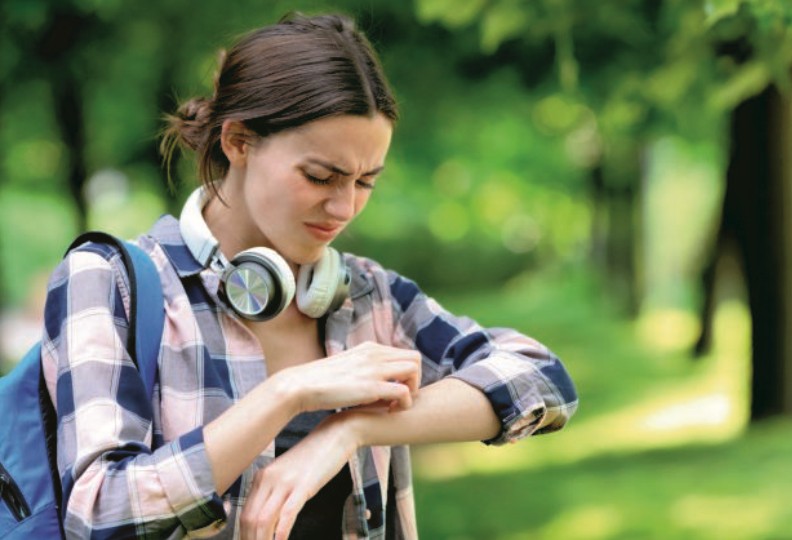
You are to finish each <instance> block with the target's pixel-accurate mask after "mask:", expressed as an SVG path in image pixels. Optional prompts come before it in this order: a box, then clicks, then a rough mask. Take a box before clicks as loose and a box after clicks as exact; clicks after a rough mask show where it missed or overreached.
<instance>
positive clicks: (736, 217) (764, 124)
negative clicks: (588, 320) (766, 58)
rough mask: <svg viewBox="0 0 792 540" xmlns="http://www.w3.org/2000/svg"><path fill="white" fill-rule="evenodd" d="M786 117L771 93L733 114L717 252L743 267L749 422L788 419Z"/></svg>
mask: <svg viewBox="0 0 792 540" xmlns="http://www.w3.org/2000/svg"><path fill="white" fill-rule="evenodd" d="M790 114H792V108H791V107H790V100H789V98H788V97H783V96H781V95H780V94H779V93H778V91H777V90H776V89H775V88H773V87H770V88H768V89H766V90H765V91H764V92H762V93H761V94H759V95H757V96H755V97H753V98H751V99H749V100H747V101H745V102H744V103H742V104H741V105H739V106H738V107H737V108H736V109H735V110H734V112H733V114H732V123H731V137H732V139H731V141H732V142H731V153H730V160H729V166H728V171H727V175H726V193H725V196H724V201H723V212H722V216H721V224H720V228H719V233H718V241H717V246H718V247H720V248H722V246H724V245H726V244H728V243H729V242H732V243H733V244H734V245H736V247H737V249H738V256H739V257H740V258H741V260H742V264H743V270H744V275H745V280H746V288H747V291H748V302H749V307H750V312H751V330H752V351H751V354H752V367H753V377H752V381H751V420H752V421H756V420H760V419H763V418H767V417H770V416H775V415H779V414H792V364H791V363H790V362H792V333H791V332H790V322H792V297H791V296H790V295H792V276H790V270H792V264H790V262H792V261H791V260H790V249H789V246H792V228H791V227H790V217H789V216H788V215H787V214H788V211H789V209H791V208H792V186H791V185H790V184H791V183H792V174H790V161H789V148H790V146H789V145H790V143H792V136H791V135H792V134H791V133H790V129H792V125H791V124H790ZM717 256H718V253H715V254H714V257H715V258H717ZM709 266H711V265H709ZM710 272H714V270H710ZM705 280H710V281H712V276H708V275H707V273H705ZM710 285H711V283H710ZM709 288H710V291H708V293H707V294H708V295H709V298H706V299H705V304H704V305H705V317H707V318H708V319H711V315H712V298H711V294H712V288H713V287H711V286H710V287H709ZM707 307H708V308H709V309H708V311H709V313H706V310H707ZM702 322H703V324H704V328H705V330H704V331H703V333H702V340H700V343H699V346H700V347H701V346H702V345H704V344H706V341H707V340H708V338H709V333H708V330H707V328H708V327H709V325H710V324H711V322H710V320H704V321H702Z"/></svg>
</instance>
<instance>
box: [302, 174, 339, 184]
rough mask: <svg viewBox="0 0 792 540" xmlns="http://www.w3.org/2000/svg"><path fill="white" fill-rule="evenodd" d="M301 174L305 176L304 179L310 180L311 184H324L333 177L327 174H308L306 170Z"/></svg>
mask: <svg viewBox="0 0 792 540" xmlns="http://www.w3.org/2000/svg"><path fill="white" fill-rule="evenodd" d="M303 176H305V179H306V180H308V181H309V182H311V183H312V184H316V185H319V186H326V185H328V184H329V183H330V182H331V181H332V179H333V177H332V176H328V177H327V178H319V177H318V176H314V175H312V174H308V173H307V172H303Z"/></svg>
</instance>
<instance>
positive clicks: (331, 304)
mask: <svg viewBox="0 0 792 540" xmlns="http://www.w3.org/2000/svg"><path fill="white" fill-rule="evenodd" d="M208 200H209V198H208V197H207V196H206V193H205V191H204V189H203V188H198V189H196V190H195V191H193V193H192V194H191V195H190V196H189V197H188V198H187V202H186V203H185V204H184V208H183V209H182V212H181V216H180V218H179V228H180V230H181V234H182V237H183V238H184V242H185V244H186V245H187V248H188V249H189V250H190V252H191V253H192V254H193V256H194V257H195V258H196V259H197V260H198V262H200V263H201V264H202V265H203V266H204V267H210V268H212V269H214V270H215V271H217V272H218V274H219V275H220V286H221V292H222V294H223V296H224V297H225V300H226V302H227V303H228V305H229V306H230V307H231V309H233V310H234V312H235V313H237V314H238V315H239V316H241V317H244V318H245V319H249V320H252V321H266V320H267V319H271V318H273V317H275V316H277V315H278V314H279V313H281V312H282V311H283V310H284V309H285V308H286V306H288V305H289V304H290V303H291V301H292V299H293V298H294V297H295V293H296V296H297V308H298V309H299V310H300V311H301V312H302V313H304V314H305V315H308V316H309V317H313V318H315V319H318V318H319V317H322V316H323V315H325V314H326V313H329V312H331V311H335V310H337V309H338V308H339V307H341V304H343V303H344V300H345V299H346V297H347V295H348V294H349V283H350V281H351V276H350V274H349V269H348V268H347V267H346V265H345V264H344V262H343V259H342V257H341V254H340V253H338V251H336V250H335V249H333V248H331V247H326V248H325V252H324V254H323V255H322V257H321V259H319V261H318V262H316V263H315V264H310V265H308V264H305V265H302V266H300V270H299V271H298V273H297V282H296V284H295V279H294V274H293V273H292V271H291V268H289V265H288V263H287V262H286V260H285V259H284V258H283V257H281V256H280V254H278V253H277V252H276V251H275V250H273V249H270V248H266V247H254V248H250V249H246V250H245V251H242V252H240V253H237V254H236V255H235V256H234V258H233V259H232V260H231V261H230V262H229V261H228V259H226V258H225V256H224V255H223V254H222V253H221V252H220V249H219V244H218V242H217V239H216V238H215V237H214V236H212V232H211V231H210V230H209V227H208V226H207V225H206V221H204V218H203V215H202V211H203V207H204V205H205V204H206V203H207V202H208Z"/></svg>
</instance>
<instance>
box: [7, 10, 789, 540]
mask: <svg viewBox="0 0 792 540" xmlns="http://www.w3.org/2000/svg"><path fill="white" fill-rule="evenodd" d="M295 9H296V10H300V11H303V12H305V13H317V12H325V11H341V12H345V13H347V14H350V15H352V16H354V17H355V18H356V19H357V20H358V22H359V24H360V26H361V27H362V28H363V29H364V31H366V32H367V34H368V36H369V37H370V39H371V41H372V42H373V43H374V45H375V47H376V48H377V49H378V50H379V51H380V53H381V55H382V59H383V63H384V66H385V70H386V72H387V74H388V76H389V78H390V80H391V82H392V84H393V86H394V88H395V91H396V94H397V97H398V101H399V103H400V106H401V109H402V118H401V120H400V122H399V125H398V128H397V131H396V133H395V138H394V141H393V146H392V151H391V154H390V156H389V158H388V162H387V171H386V172H385V174H384V176H383V178H382V179H381V181H380V182H378V186H377V190H376V193H375V194H374V196H373V198H372V200H371V202H370V204H369V207H368V209H367V210H366V212H364V213H363V214H362V215H361V216H360V217H359V218H358V220H357V221H356V223H355V224H354V225H353V226H352V227H351V228H350V230H349V231H348V233H346V234H345V236H344V238H343V239H342V240H340V241H339V242H338V245H339V246H340V247H342V248H343V249H346V250H350V251H354V252H357V253H360V254H366V255H368V256H372V257H374V258H376V259H378V260H380V261H381V262H382V263H383V264H385V265H386V266H388V267H391V268H394V269H396V270H398V271H400V272H401V273H403V274H406V275H407V276H409V277H411V278H413V279H415V280H417V281H418V282H419V283H420V284H421V285H422V287H423V288H424V289H425V290H426V291H427V292H429V293H430V294H432V295H433V296H435V297H436V298H437V299H438V300H440V301H441V303H443V304H444V305H446V307H448V308H450V309H451V310H452V311H455V312H457V313H460V314H467V315H470V316H472V317H474V318H476V319H477V320H479V321H480V322H482V323H484V324H486V325H508V326H515V327H517V328H519V329H520V330H522V331H524V332H526V333H528V334H529V335H532V336H534V337H536V338H538V339H540V340H541V341H543V342H545V343H547V344H548V345H549V346H550V347H551V348H552V349H554V350H555V351H556V352H557V353H558V354H559V355H560V356H561V358H562V359H563V360H564V362H565V364H566V365H567V367H568V369H569V370H570V372H571V374H572V376H573V378H574V380H575V381H576V384H577V387H578V390H579V394H580V402H581V404H580V409H579V412H578V414H577V415H576V416H575V417H574V418H573V419H572V421H571V422H570V424H569V425H568V427H567V429H565V430H564V431H562V432H560V433H556V434H552V435H549V436H546V437H544V436H543V437H537V438H534V439H530V440H527V441H524V442H522V443H521V444H517V445H510V446H508V447H505V448H493V447H485V446H483V445H481V444H477V443H470V444H464V445H453V446H445V445H436V446H427V447H421V448H415V449H414V451H413V455H414V462H415V479H416V488H415V489H416V499H417V505H418V516H419V528H420V531H421V535H422V538H425V539H430V540H431V539H454V540H472V539H482V540H489V539H502V540H516V539H534V538H545V539H550V538H552V539H561V540H566V539H571V540H574V539H640V538H656V539H675V538H685V539H710V538H711V539H742V538H745V539H766V538H767V539H770V538H774V539H783V538H792V505H790V504H789V500H790V498H792V422H791V421H790V418H789V415H790V414H791V413H792V332H790V331H789V327H790V324H789V323H790V320H791V319H792V259H790V255H792V251H791V250H790V249H789V246H790V245H792V244H791V243H790V242H792V238H791V237H792V223H790V216H792V213H791V212H790V210H792V163H791V161H790V157H789V156H790V149H792V147H790V144H792V106H791V105H790V95H791V94H790V92H792V76H791V74H792V72H791V71H790V67H791V66H792V2H787V1H786V0H707V1H702V0H655V1H651V0H599V1H597V2H593V1H589V0H534V1H528V0H413V1H411V2H387V1H385V0H382V1H377V0H368V1H354V0H335V1H330V0H328V1H318V0H315V1H309V0H306V1H303V2H284V1H277V0H271V1H269V2H263V1H257V2H254V1H251V0H235V1H233V2H229V1H208V2H191V1H188V0H169V1H167V2H152V1H136V2H131V1H123V0H3V1H2V2H0V332H1V333H0V336H1V337H2V342H0V351H2V353H1V354H2V357H0V371H2V370H7V369H8V368H10V366H11V365H12V364H13V361H14V360H15V359H16V358H18V357H19V356H20V355H21V353H22V352H23V351H24V349H25V348H26V347H27V346H28V345H29V344H30V343H31V342H32V341H34V340H36V339H37V338H38V336H39V326H38V325H39V321H40V316H41V314H40V311H41V304H42V302H43V289H44V286H45V285H44V284H45V283H46V278H47V274H48V272H49V271H50V270H51V269H52V267H53V266H54V265H55V264H56V263H57V261H58V260H59V258H60V256H61V254H62V252H63V250H64V248H65V247H66V246H67V245H68V244H69V242H70V240H71V239H72V238H73V236H74V235H75V234H76V233H78V232H79V231H81V230H84V229H93V228H99V229H104V230H108V231H110V232H113V233H116V234H118V235H121V236H125V237H132V236H135V235H136V234H137V233H139V232H141V231H143V230H145V229H146V228H148V225H149V223H151V222H152V221H154V220H155V219H156V218H157V217H158V216H159V215H160V214H162V213H163V212H176V213H177V212H178V210H179V208H180V204H181V202H182V201H183V200H184V197H185V196H186V194H187V193H188V192H189V191H190V189H191V188H192V186H193V185H194V184H193V173H192V171H193V166H194V163H193V162H192V161H191V160H189V159H179V160H177V161H176V162H175V164H174V166H175V168H174V181H175V187H174V188H173V189H169V188H168V187H166V173H165V172H164V170H163V169H162V167H161V165H160V159H159V156H158V154H157V145H158V141H157V137H156V134H157V132H158V130H159V129H160V128H161V126H162V124H161V115H162V113H163V112H167V111H172V110H174V108H175V103H176V102H177V101H179V100H181V99H185V98H188V97H192V96H194V95H206V96H209V95H211V92H212V78H213V75H214V72H215V69H216V62H217V56H218V50H219V49H220V48H221V47H223V46H226V45H228V44H229V42H230V41H231V40H232V39H234V38H235V37H237V36H239V35H240V34H241V33H243V32H244V31H246V30H249V29H251V28H253V27H256V26H260V25H263V24H267V23H271V22H274V21H276V20H277V19H278V18H279V17H280V16H281V15H283V14H284V13H286V12H288V11H291V10H295Z"/></svg>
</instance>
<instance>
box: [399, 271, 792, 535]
mask: <svg viewBox="0 0 792 540" xmlns="http://www.w3.org/2000/svg"><path fill="white" fill-rule="evenodd" d="M437 296H438V297H439V299H440V300H441V302H442V303H443V304H444V305H446V306H447V307H449V308H450V309H452V310H453V311H455V312H458V313H467V314H470V315H472V316H474V317H475V318H476V319H477V320H479V321H481V322H482V323H484V324H487V325H512V326H517V327H519V328H520V329H522V330H524V331H525V332H526V333H529V334H531V335H533V336H534V337H537V338H538V339H540V340H542V341H543V342H545V343H546V344H549V345H551V346H552V348H553V349H554V350H555V351H556V352H557V353H558V354H559V356H561V357H562V358H563V359H564V361H565V364H566V365H567V367H568V369H569V370H570V372H571V373H572V376H573V378H574V379H575V381H576V384H577V386H578V390H579V394H580V399H581V405H580V410H579V413H578V414H577V415H576V416H575V417H574V418H573V420H572V421H571V422H570V424H569V425H568V426H567V428H566V429H565V430H563V431H562V432H559V433H555V434H551V435H548V436H542V437H537V438H534V439H529V440H526V441H523V442H521V443H520V444H516V445H509V446H507V447H499V448H490V447H485V446H483V445H480V444H465V445H437V446H426V447H420V448H416V449H414V461H415V476H416V478H415V481H416V503H417V506H418V521H419V527H420V531H421V537H422V538H424V539H429V540H434V539H449V540H472V539H477V540H478V539H482V540H483V539H486V540H495V539H502V540H516V539H544V538H547V539H551V538H552V539H554V540H555V539H561V540H577V539H580V540H586V539H597V540H602V539H643V538H648V539H663V540H665V539H727V540H728V539H782V538H792V505H790V504H788V500H789V498H790V497H792V482H790V480H792V458H791V457H790V456H792V419H778V420H775V421H772V422H765V423H762V424H759V425H756V426H751V427H748V425H747V406H748V405H747V403H748V393H747V388H748V380H749V379H748V377H749V369H748V368H749V363H748V358H749V344H750V335H749V327H750V325H749V318H748V314H747V312H746V310H745V308H744V306H743V305H742V304H741V303H739V302H737V301H734V300H728V301H722V302H721V303H720V306H719V308H718V311H717V314H716V319H715V340H714V343H715V344H714V347H713V350H712V352H711V353H710V354H709V355H708V356H706V357H703V358H701V359H699V360H693V359H691V357H690V355H689V354H688V352H687V351H689V347H690V345H691V342H692V339H693V337H694V336H695V335H696V331H697V326H696V324H697V323H696V320H695V318H694V317H692V316H690V315H689V314H686V313H683V312H678V311H664V312H660V311H657V312H652V313H648V314H645V315H644V316H643V317H641V319H639V320H638V321H636V322H631V321H627V320H624V319H621V318H620V317H618V315H617V314H616V313H615V312H614V309H613V308H612V307H611V306H609V305H608V302H607V301H606V300H605V299H604V298H603V297H601V296H600V293H599V288H598V285H597V283H596V282H595V281H593V280H591V279H589V278H587V277H585V276H584V275H582V274H580V275H577V276H575V275H572V276H570V275H569V274H566V275H563V276H558V277H555V278H553V277H545V278H544V279H541V280H530V281H528V280H518V281H516V282H515V283H512V284H508V285H507V286H506V287H504V288H503V290H501V291H499V292H482V293H471V294H468V295H457V296H447V297H443V296H442V295H437ZM510 321H511V322H510ZM515 321H516V322H515Z"/></svg>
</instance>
